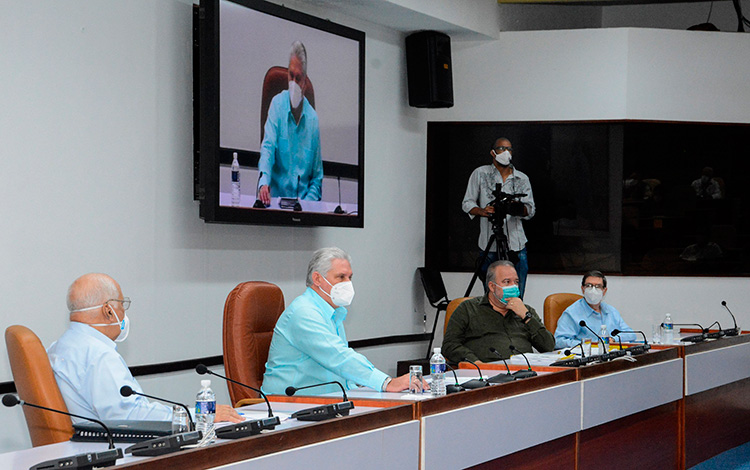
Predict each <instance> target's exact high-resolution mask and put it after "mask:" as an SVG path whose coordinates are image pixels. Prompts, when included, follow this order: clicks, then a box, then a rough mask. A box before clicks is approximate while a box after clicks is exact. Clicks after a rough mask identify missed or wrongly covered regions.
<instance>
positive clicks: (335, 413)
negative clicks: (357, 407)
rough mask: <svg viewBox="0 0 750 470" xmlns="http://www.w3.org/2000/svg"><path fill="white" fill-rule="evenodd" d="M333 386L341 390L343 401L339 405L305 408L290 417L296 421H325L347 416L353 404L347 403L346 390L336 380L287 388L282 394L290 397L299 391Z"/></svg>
mask: <svg viewBox="0 0 750 470" xmlns="http://www.w3.org/2000/svg"><path fill="white" fill-rule="evenodd" d="M333 384H336V385H338V386H339V388H341V392H342V393H343V394H344V401H342V402H341V403H333V404H331V405H321V406H316V407H314V408H306V409H304V410H300V411H297V412H295V413H293V414H292V416H291V417H292V418H295V419H297V420H298V421H324V420H326V419H331V418H338V417H340V416H348V415H349V410H351V409H352V408H354V403H352V402H351V401H349V399H348V398H347V397H346V389H345V388H344V386H343V385H341V382H338V381H336V380H334V381H332V382H324V383H319V384H313V385H306V386H304V387H292V386H289V387H287V388H286V390H284V393H286V394H287V395H288V396H290V397H291V396H292V395H294V394H295V393H297V392H298V391H299V390H305V389H307V388H314V387H322V386H323V385H333Z"/></svg>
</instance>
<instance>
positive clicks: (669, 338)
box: [662, 314, 674, 344]
mask: <svg viewBox="0 0 750 470" xmlns="http://www.w3.org/2000/svg"><path fill="white" fill-rule="evenodd" d="M662 326H663V328H664V337H663V338H662V340H663V342H664V343H665V344H672V343H673V342H674V322H673V321H672V315H670V314H667V316H666V317H664V322H663V323H662Z"/></svg>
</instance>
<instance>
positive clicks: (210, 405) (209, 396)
mask: <svg viewBox="0 0 750 470" xmlns="http://www.w3.org/2000/svg"><path fill="white" fill-rule="evenodd" d="M201 387H202V388H201V390H200V392H198V395H196V396H195V429H196V431H201V432H203V435H204V436H205V435H206V432H207V431H208V430H209V429H211V427H212V426H213V424H214V418H215V417H216V395H214V391H213V390H211V381H210V380H201Z"/></svg>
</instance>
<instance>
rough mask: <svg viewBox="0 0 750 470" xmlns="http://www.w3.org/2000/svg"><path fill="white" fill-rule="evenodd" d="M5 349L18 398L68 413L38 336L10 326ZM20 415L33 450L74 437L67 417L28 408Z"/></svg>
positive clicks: (6, 333)
mask: <svg viewBox="0 0 750 470" xmlns="http://www.w3.org/2000/svg"><path fill="white" fill-rule="evenodd" d="M5 345H6V347H7V348H8V359H10V369H11V371H12V372H13V380H14V381H15V383H16V390H17V391H18V395H19V397H20V398H21V399H22V400H25V401H28V402H29V403H34V404H35V405H40V406H46V407H48V408H54V409H56V410H62V411H68V407H67V406H65V400H63V397H62V394H61V393H60V388H59V387H58V386H57V381H56V380H55V374H54V372H52V366H51V365H50V363H49V358H48V357H47V351H46V350H45V349H44V346H43V345H42V342H41V341H40V340H39V338H38V337H37V335H35V334H34V332H33V331H31V330H30V329H28V328H26V327H25V326H21V325H13V326H9V327H8V328H7V329H6V330H5ZM23 413H24V415H25V416H26V426H28V428H29V435H30V436H31V444H32V445H33V446H34V447H37V446H43V445H47V444H54V443H56V442H63V441H67V440H70V438H71V437H72V436H73V423H72V421H71V419H70V418H69V417H68V416H65V415H62V414H59V413H52V412H49V411H44V410H40V409H37V408H31V407H29V406H24V407H23Z"/></svg>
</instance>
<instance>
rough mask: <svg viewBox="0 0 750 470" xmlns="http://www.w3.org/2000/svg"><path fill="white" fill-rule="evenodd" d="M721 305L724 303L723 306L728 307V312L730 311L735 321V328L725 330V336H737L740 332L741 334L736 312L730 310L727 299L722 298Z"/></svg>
mask: <svg viewBox="0 0 750 470" xmlns="http://www.w3.org/2000/svg"><path fill="white" fill-rule="evenodd" d="M721 305H722V307H724V308H725V309H727V312H729V314H730V315H731V316H732V321H733V322H734V328H730V329H728V330H724V335H725V336H737V335H738V334H740V329H739V328H737V319H736V318H734V314H733V313H732V311H731V310H729V307H727V301H726V300H722V301H721Z"/></svg>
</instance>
